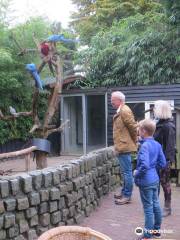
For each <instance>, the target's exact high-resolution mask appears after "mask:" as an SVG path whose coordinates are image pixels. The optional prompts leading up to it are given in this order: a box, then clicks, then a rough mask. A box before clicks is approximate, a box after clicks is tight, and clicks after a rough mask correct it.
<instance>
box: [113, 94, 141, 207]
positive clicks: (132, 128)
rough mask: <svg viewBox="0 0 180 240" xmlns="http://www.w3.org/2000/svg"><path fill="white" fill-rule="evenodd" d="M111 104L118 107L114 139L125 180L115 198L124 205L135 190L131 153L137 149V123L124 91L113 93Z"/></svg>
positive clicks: (114, 119) (114, 125)
mask: <svg viewBox="0 0 180 240" xmlns="http://www.w3.org/2000/svg"><path fill="white" fill-rule="evenodd" d="M111 104H112V106H113V107H114V108H115V109H117V112H116V114H115V115H114V117H113V140H114V148H115V151H116V152H117V158H118V160H119V164H120V169H121V175H122V177H123V182H124V183H123V188H122V190H121V193H120V194H115V195H114V198H115V203H116V204H118V205H123V204H126V203H129V202H130V200H131V195H132V190H133V175H132V164H131V153H132V152H136V151H137V144H136V142H137V125H136V122H135V120H134V115H133V113H132V111H131V109H130V108H129V107H128V106H127V105H126V104H125V95H124V94H123V93H122V92H119V91H116V92H113V93H112V95H111Z"/></svg>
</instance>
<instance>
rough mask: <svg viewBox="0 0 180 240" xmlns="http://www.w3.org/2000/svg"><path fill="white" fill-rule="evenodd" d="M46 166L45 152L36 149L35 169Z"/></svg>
mask: <svg viewBox="0 0 180 240" xmlns="http://www.w3.org/2000/svg"><path fill="white" fill-rule="evenodd" d="M46 167H47V153H46V152H42V151H36V169H43V168H46Z"/></svg>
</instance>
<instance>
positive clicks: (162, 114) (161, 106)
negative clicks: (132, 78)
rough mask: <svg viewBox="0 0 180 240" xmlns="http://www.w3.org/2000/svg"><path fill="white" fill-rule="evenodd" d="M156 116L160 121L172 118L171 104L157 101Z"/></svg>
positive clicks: (155, 106) (155, 105)
mask: <svg viewBox="0 0 180 240" xmlns="http://www.w3.org/2000/svg"><path fill="white" fill-rule="evenodd" d="M154 116H155V118H159V119H168V118H172V111H171V106H170V104H169V102H168V101H164V100H158V101H155V104H154Z"/></svg>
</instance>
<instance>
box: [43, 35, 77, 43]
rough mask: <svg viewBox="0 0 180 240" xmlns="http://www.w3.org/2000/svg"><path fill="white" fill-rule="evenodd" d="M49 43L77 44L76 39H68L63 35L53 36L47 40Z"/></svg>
mask: <svg viewBox="0 0 180 240" xmlns="http://www.w3.org/2000/svg"><path fill="white" fill-rule="evenodd" d="M46 41H47V42H64V43H68V42H76V40H74V39H67V38H65V37H64V35H63V34H60V35H51V36H49V37H48V38H47V39H46Z"/></svg>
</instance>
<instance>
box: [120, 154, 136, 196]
mask: <svg viewBox="0 0 180 240" xmlns="http://www.w3.org/2000/svg"><path fill="white" fill-rule="evenodd" d="M117 157H118V160H119V165H120V171H121V175H122V177H123V188H122V190H121V194H122V195H123V196H124V197H131V195H132V190H133V175H132V164H131V154H130V153H125V154H119V155H118V156H117Z"/></svg>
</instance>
